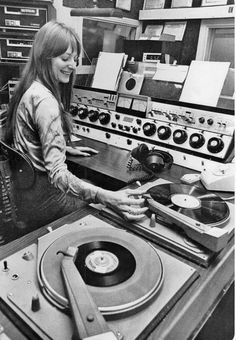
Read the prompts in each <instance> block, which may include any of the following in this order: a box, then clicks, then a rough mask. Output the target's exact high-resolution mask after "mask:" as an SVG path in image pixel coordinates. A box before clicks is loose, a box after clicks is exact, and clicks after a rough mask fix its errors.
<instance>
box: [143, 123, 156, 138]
mask: <svg viewBox="0 0 236 340" xmlns="http://www.w3.org/2000/svg"><path fill="white" fill-rule="evenodd" d="M155 132H156V125H155V124H153V123H145V124H144V125H143V133H144V134H145V136H148V137H150V136H153V135H154V133H155Z"/></svg>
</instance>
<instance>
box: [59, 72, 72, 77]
mask: <svg viewBox="0 0 236 340" xmlns="http://www.w3.org/2000/svg"><path fill="white" fill-rule="evenodd" d="M61 73H62V74H65V75H67V76H70V75H71V72H65V71H61Z"/></svg>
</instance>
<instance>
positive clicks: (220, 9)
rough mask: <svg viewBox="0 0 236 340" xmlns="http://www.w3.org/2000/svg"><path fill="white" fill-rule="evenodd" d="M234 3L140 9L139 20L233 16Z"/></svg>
mask: <svg viewBox="0 0 236 340" xmlns="http://www.w3.org/2000/svg"><path fill="white" fill-rule="evenodd" d="M234 7H235V6H234V5H226V6H209V7H191V8H163V9H151V10H140V11H139V20H186V19H214V18H233V17H234Z"/></svg>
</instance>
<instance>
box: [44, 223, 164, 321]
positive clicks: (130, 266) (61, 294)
mask: <svg viewBox="0 0 236 340" xmlns="http://www.w3.org/2000/svg"><path fill="white" fill-rule="evenodd" d="M69 246H72V247H77V248H78V251H79V256H77V258H76V260H75V265H76V266H77V269H78V270H79V271H80V274H81V276H82V277H83V279H84V281H85V282H86V284H87V287H88V290H89V292H90V294H91V295H92V297H93V299H94V302H95V304H96V305H97V306H98V308H99V310H100V312H101V313H103V315H106V316H109V317H112V318H113V317H115V318H118V317H120V316H125V315H129V314H132V313H133V312H137V311H138V310H140V309H142V308H143V307H144V306H146V305H147V304H148V303H150V302H151V301H152V299H153V298H154V297H156V295H157V293H158V292H159V290H160V288H161V286H162V282H163V279H164V271H163V265H162V261H161V258H160V257H159V255H158V252H157V250H156V249H155V248H154V247H153V246H151V245H150V244H149V243H147V242H146V241H144V240H143V239H141V238H140V237H137V236H135V235H133V234H130V233H128V232H126V231H124V230H120V229H116V228H113V227H97V226H86V227H80V229H79V230H78V232H70V233H68V234H65V235H63V236H61V237H59V238H57V239H56V240H54V241H53V242H52V243H51V244H49V246H47V247H46V249H45V251H44V253H43V255H42V256H41V258H40V259H39V262H38V279H39V280H38V281H39V284H40V286H41V289H42V291H43V293H44V295H45V296H46V298H47V299H48V300H50V301H51V302H52V303H53V304H54V305H56V306H57V307H58V308H60V309H65V310H67V309H68V305H69V303H68V300H67V296H66V293H65V290H64V285H63V280H62V277H61V261H62V257H63V255H62V254H61V253H58V252H65V251H66V250H67V248H68V247H69ZM79 257H81V258H80V259H79ZM83 266H86V267H87V268H86V269H84V268H82V267H83Z"/></svg>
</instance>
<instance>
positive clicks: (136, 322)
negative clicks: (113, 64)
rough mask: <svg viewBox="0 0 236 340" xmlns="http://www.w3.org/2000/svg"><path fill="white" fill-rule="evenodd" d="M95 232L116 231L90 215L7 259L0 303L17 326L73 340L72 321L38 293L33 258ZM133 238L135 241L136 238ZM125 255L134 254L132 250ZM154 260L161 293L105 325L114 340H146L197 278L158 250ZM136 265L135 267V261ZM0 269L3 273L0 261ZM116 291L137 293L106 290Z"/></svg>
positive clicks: (43, 335) (59, 339)
mask: <svg viewBox="0 0 236 340" xmlns="http://www.w3.org/2000/svg"><path fill="white" fill-rule="evenodd" d="M94 226H95V227H96V229H97V230H98V233H99V231H102V230H104V228H107V227H109V228H110V229H111V233H113V230H118V231H119V229H116V228H114V227H112V226H110V225H108V224H107V223H106V222H104V221H102V220H100V219H98V218H96V217H94V216H91V215H88V216H86V217H84V218H82V219H80V220H78V221H76V222H74V223H72V224H70V225H64V226H62V227H61V228H59V229H57V230H55V231H53V232H51V233H49V234H47V235H45V236H43V237H41V238H40V239H39V242H38V246H37V245H36V244H32V245H30V246H29V247H27V248H25V249H23V250H22V251H19V252H17V253H15V254H14V255H12V256H10V257H8V258H7V259H5V261H7V263H8V270H6V271H4V270H1V271H0V281H1V292H0V296H1V299H2V300H3V301H4V302H5V304H6V305H7V307H8V308H9V309H10V310H12V311H14V312H15V313H16V314H17V315H18V316H19V318H20V319H21V322H23V323H24V324H26V325H27V326H29V327H30V328H31V329H32V330H33V331H34V332H35V333H36V334H37V335H38V336H39V337H40V338H42V339H55V340H65V339H71V335H72V329H73V327H72V321H71V319H70V317H69V316H68V315H67V314H66V313H64V312H63V311H62V310H60V309H59V308H56V307H55V306H54V305H53V304H52V303H51V302H50V301H49V298H48V296H47V295H44V294H43V290H44V285H43V286H42V289H40V284H41V282H39V281H38V274H39V267H37V256H38V258H39V259H40V258H42V255H43V254H45V251H46V250H47V249H48V248H49V247H50V245H51V244H52V243H53V242H54V241H55V240H57V239H60V238H61V237H63V236H66V235H68V233H75V232H76V233H78V231H79V230H80V228H81V230H85V229H86V228H87V229H88V230H89V229H90V228H93V227H94ZM122 232H123V233H125V234H126V233H127V234H126V235H127V236H128V237H129V233H128V232H126V231H123V230H122ZM132 237H134V238H135V239H136V238H137V239H139V238H138V237H137V236H132ZM114 240H115V237H114ZM143 242H145V241H143ZM127 247H129V245H127ZM129 250H130V251H131V252H132V253H133V250H132V249H129ZM139 251H140V254H142V249H139ZM134 254H135V251H134ZM157 254H158V258H160V263H162V265H163V283H162V285H161V288H160V290H158V293H157V294H156V295H155V298H153V299H152V300H151V301H149V303H148V304H145V305H144V306H143V308H142V309H141V310H140V309H139V308H138V309H137V310H135V309H134V310H133V312H132V315H125V316H123V315H119V318H117V319H115V320H108V321H107V323H108V325H109V327H110V328H111V329H112V330H113V331H114V333H115V334H117V337H118V339H119V338H120V339H121V337H122V336H123V339H124V340H125V339H127V340H133V339H142V338H144V337H145V336H147V334H148V333H149V332H151V330H152V329H153V328H154V327H155V326H156V325H157V324H158V323H159V322H160V321H161V320H162V319H163V318H164V317H165V316H166V314H167V313H168V311H169V310H170V309H171V308H172V307H173V305H174V304H175V303H176V302H177V300H179V299H180V297H181V296H182V295H183V293H184V292H185V291H186V290H187V289H188V288H189V287H190V285H191V284H192V283H193V282H194V281H195V280H196V278H197V277H198V273H197V271H196V270H195V269H194V268H193V267H191V266H189V265H187V264H185V263H183V262H181V261H179V260H178V259H176V258H174V257H173V256H170V255H168V254H166V253H164V252H163V251H161V250H157ZM140 256H141V255H140ZM135 259H136V260H137V261H139V258H138V256H136V255H135ZM0 266H1V267H2V268H3V267H4V263H3V261H2V262H1V263H0ZM152 266H153V265H152ZM153 270H154V268H153ZM180 273H181V275H180ZM120 285H124V287H128V290H127V291H128V293H127V294H130V295H132V294H134V293H135V291H133V290H132V285H130V279H127V280H125V281H124V282H122V283H120V284H118V285H114V286H112V287H109V290H113V291H114V294H116V290H117V288H119V286H120ZM129 285H130V286H129ZM103 289H105V288H103ZM98 291H99V289H98ZM32 297H39V301H40V308H39V310H38V311H32V309H31V301H32ZM49 316H50V317H49ZM105 318H106V316H105ZM55 325H57V327H55Z"/></svg>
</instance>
